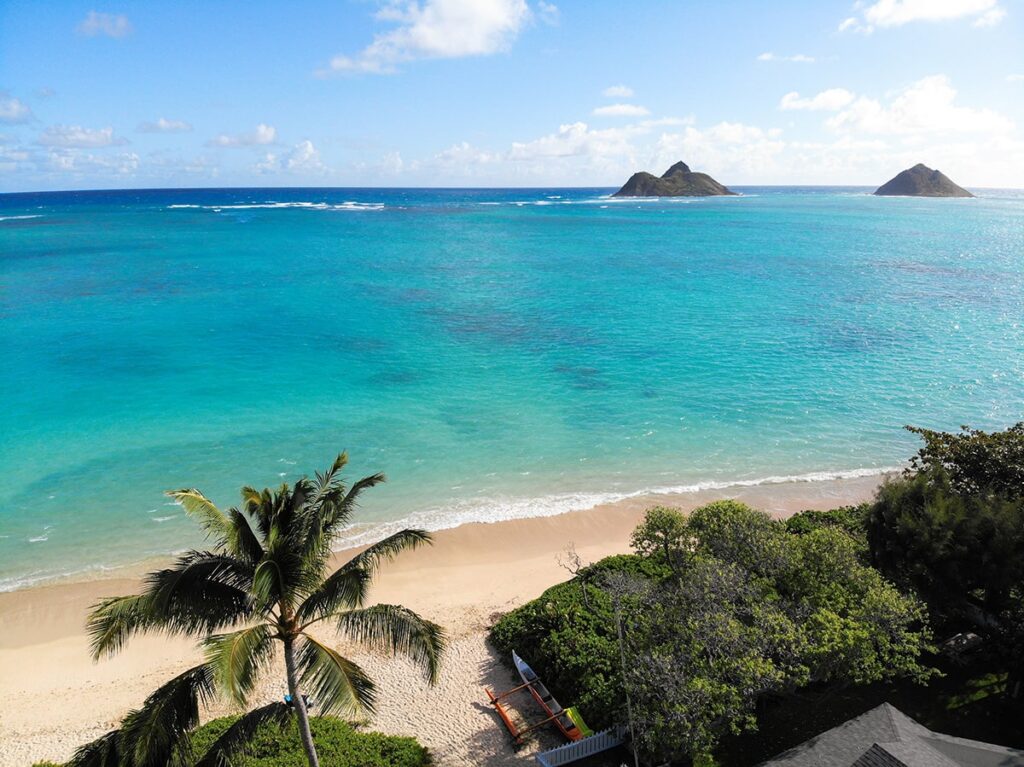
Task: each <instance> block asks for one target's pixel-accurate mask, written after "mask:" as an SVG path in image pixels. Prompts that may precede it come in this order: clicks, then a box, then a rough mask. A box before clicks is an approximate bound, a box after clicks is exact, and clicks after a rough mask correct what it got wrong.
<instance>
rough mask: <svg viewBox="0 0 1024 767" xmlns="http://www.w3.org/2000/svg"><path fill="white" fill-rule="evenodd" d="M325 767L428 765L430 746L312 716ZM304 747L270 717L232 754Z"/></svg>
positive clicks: (300, 763) (262, 766)
mask: <svg viewBox="0 0 1024 767" xmlns="http://www.w3.org/2000/svg"><path fill="white" fill-rule="evenodd" d="M237 721H238V717H237V716H225V717H221V718H220V719H214V720H212V721H210V722H207V723H206V724H204V725H203V726H202V727H200V728H198V729H197V730H196V731H195V732H193V733H192V737H191V743H192V753H193V754H195V755H198V756H200V757H201V756H202V755H203V754H205V753H206V752H207V751H208V750H209V748H210V746H211V745H213V743H214V742H215V741H216V740H217V738H219V737H220V736H221V735H223V734H224V732H225V731H226V730H227V729H228V728H229V727H230V726H231V725H233V724H234V723H235V722H237ZM310 726H311V729H312V731H313V737H314V738H316V747H317V752H318V753H319V755H320V764H321V767H429V765H431V764H433V762H432V760H431V758H430V752H429V751H427V749H426V748H424V747H423V746H421V745H420V744H419V743H418V742H417V741H416V739H415V738H402V737H397V736H394V735H383V734H381V733H379V732H361V731H360V730H358V729H356V728H355V727H353V726H352V725H351V724H349V723H348V722H345V721H342V720H341V719H336V718H335V717H330V716H319V717H313V718H312V719H311V720H310ZM307 764H308V762H307V761H306V753H305V751H303V749H302V743H301V742H300V741H299V733H298V729H297V728H296V727H295V723H294V722H291V723H289V724H287V725H285V726H284V727H279V726H278V725H276V724H273V723H268V724H265V725H263V726H262V727H260V728H259V729H258V730H257V731H256V734H255V736H254V737H253V738H252V740H251V742H250V743H249V746H248V748H247V750H246V753H245V754H243V755H239V756H236V757H235V758H234V759H232V760H231V767H306V765H307ZM32 767H61V765H59V764H57V763H55V762H36V763H35V764H34V765H32Z"/></svg>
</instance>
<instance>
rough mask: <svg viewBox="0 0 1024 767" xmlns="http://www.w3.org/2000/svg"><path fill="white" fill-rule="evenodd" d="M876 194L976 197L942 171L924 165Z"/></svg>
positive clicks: (902, 174) (897, 178)
mask: <svg viewBox="0 0 1024 767" xmlns="http://www.w3.org/2000/svg"><path fill="white" fill-rule="evenodd" d="M875 194H877V195H880V196H883V197H974V195H973V194H971V193H970V192H968V191H967V190H966V189H964V188H963V187H962V186H957V185H956V184H954V183H953V182H952V181H950V179H949V177H948V176H946V174H945V173H943V172H942V171H938V170H932V169H931V168H929V167H928V166H927V165H924V164H922V163H918V164H917V165H915V166H914V167H913V168H907V170H905V171H903V172H902V173H900V174H898V175H897V176H895V177H894V178H892V179H890V180H889V181H887V182H886V183H884V184H882V185H881V186H880V187H878V189H876V190H875Z"/></svg>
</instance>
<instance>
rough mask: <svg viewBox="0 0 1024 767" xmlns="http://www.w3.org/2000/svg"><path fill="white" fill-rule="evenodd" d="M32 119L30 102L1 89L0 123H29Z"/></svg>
mask: <svg viewBox="0 0 1024 767" xmlns="http://www.w3.org/2000/svg"><path fill="white" fill-rule="evenodd" d="M32 119H33V114H32V110H31V109H29V106H28V104H26V103H25V102H24V101H20V100H19V99H16V98H14V97H13V96H8V95H7V93H6V92H4V91H0V123H27V122H29V121H30V120H32Z"/></svg>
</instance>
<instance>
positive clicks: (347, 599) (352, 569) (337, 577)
mask: <svg viewBox="0 0 1024 767" xmlns="http://www.w3.org/2000/svg"><path fill="white" fill-rule="evenodd" d="M372 580H373V577H372V575H371V574H370V572H369V571H367V570H366V569H364V568H362V567H358V566H351V565H345V566H344V567H342V568H340V569H339V570H337V571H336V572H335V573H334V574H333V575H331V576H330V577H329V578H327V579H326V580H324V581H323V583H321V584H320V587H319V588H317V589H316V590H315V591H314V592H313V593H312V594H310V595H309V596H308V597H306V599H305V600H304V601H303V602H302V604H301V605H299V609H298V610H296V612H295V614H296V616H297V617H298V619H299V620H300V621H301V622H303V623H306V622H309V621H313V620H317V619H318V618H323V617H324V616H326V615H331V614H333V613H337V612H340V611H341V610H351V609H352V608H354V607H362V606H363V601H364V600H365V599H366V592H367V591H368V590H369V586H370V581H372Z"/></svg>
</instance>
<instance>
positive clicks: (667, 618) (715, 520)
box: [492, 501, 930, 760]
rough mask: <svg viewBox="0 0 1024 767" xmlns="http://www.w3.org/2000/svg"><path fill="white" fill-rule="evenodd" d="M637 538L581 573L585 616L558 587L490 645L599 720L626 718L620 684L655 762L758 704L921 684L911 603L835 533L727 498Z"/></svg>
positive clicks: (573, 591) (694, 744) (659, 520)
mask: <svg viewBox="0 0 1024 767" xmlns="http://www.w3.org/2000/svg"><path fill="white" fill-rule="evenodd" d="M680 522H681V523H682V524H681V525H680ZM665 531H669V533H670V535H666V534H665ZM634 541H636V542H637V544H638V545H637V547H638V549H639V550H640V551H643V552H645V554H643V555H638V556H633V557H614V558H611V559H610V560H605V561H602V562H599V563H597V564H596V565H593V566H592V567H591V568H590V569H589V570H590V572H589V573H588V582H587V588H589V589H590V591H589V592H588V599H587V603H588V604H589V605H591V609H587V607H586V605H585V604H584V602H583V600H582V599H581V598H580V597H579V589H578V588H574V587H573V584H572V583H567V584H561V585H560V586H556V587H554V588H552V589H549V590H548V591H547V592H545V594H544V595H543V596H542V598H541V599H539V600H535V601H534V602H531V603H529V604H527V605H524V606H523V607H521V608H519V609H518V610H515V611H513V612H512V613H509V614H508V615H506V616H504V617H503V618H502V620H501V621H499V623H498V624H497V625H496V626H495V629H494V631H493V633H492V638H493V639H494V640H495V643H496V644H497V645H498V646H499V648H501V649H503V650H504V649H517V648H518V649H519V651H520V653H522V654H524V655H525V656H526V657H528V658H529V660H530V661H531V663H534V664H535V667H536V668H537V669H538V670H539V671H541V672H542V674H543V675H544V678H545V682H546V683H548V682H550V683H551V684H550V686H551V687H552V689H553V690H554V691H555V692H556V694H559V695H562V697H563V699H564V700H565V701H567V702H573V703H575V704H578V705H579V706H580V708H581V709H582V710H583V712H584V714H585V715H586V716H587V717H588V719H589V718H595V719H597V720H598V722H599V726H603V725H605V724H610V723H612V722H615V721H618V722H623V721H624V720H625V717H626V706H625V702H626V691H627V690H628V692H629V698H630V701H631V702H632V705H633V712H634V720H635V721H634V724H635V725H636V730H637V733H638V734H637V739H638V743H639V745H640V746H641V747H642V748H643V749H644V751H645V753H646V754H647V755H648V756H650V757H652V758H658V759H662V760H664V759H679V758H691V759H700V758H703V757H704V756H706V755H707V753H708V752H710V751H711V749H712V748H713V747H714V744H715V743H716V742H717V740H718V738H719V737H720V736H721V735H722V734H724V733H726V732H740V731H743V730H746V729H750V728H752V727H754V726H755V725H756V717H755V712H756V706H757V703H758V701H759V699H760V698H762V697H763V696H765V695H781V694H787V693H790V692H793V691H795V690H796V689H797V688H799V687H801V686H804V685H806V684H808V683H810V682H827V683H832V684H840V685H844V684H859V683H866V682H873V681H879V680H883V679H890V678H892V677H895V676H904V675H907V676H911V677H914V678H916V679H919V680H920V679H924V678H926V677H927V676H928V674H929V671H928V670H927V669H925V668H924V667H922V666H921V664H920V655H921V653H922V651H923V650H924V649H926V648H927V647H928V646H929V642H930V634H929V632H928V629H927V626H926V625H925V622H924V618H925V615H924V610H923V607H922V605H921V604H920V603H919V602H918V601H917V600H916V599H914V598H912V597H907V596H905V595H903V594H901V593H900V592H899V591H898V590H897V589H896V588H895V587H894V586H893V585H892V584H891V583H889V582H888V581H886V580H885V579H884V578H883V577H882V576H881V575H880V574H879V573H878V572H877V571H875V570H873V569H872V568H871V567H869V566H868V565H867V564H866V563H865V562H864V560H863V556H862V554H863V548H862V546H861V544H859V543H858V542H857V541H856V540H855V538H854V537H853V536H851V535H849V534H847V533H846V532H845V531H844V530H842V529H840V528H838V527H833V526H829V525H823V526H821V527H816V528H814V529H811V530H809V531H804V532H801V533H800V534H790V533H788V532H787V528H786V525H785V524H784V523H782V522H778V521H776V520H773V519H772V518H771V517H769V516H768V515H767V514H764V513H763V512H758V511H754V510H753V509H750V508H749V507H747V506H745V505H744V504H742V503H737V502H735V501H723V502H718V503H713V504H708V505H707V506H704V507H702V508H700V509H697V510H695V511H694V512H692V513H691V514H690V515H689V516H688V517H682V516H675V515H674V514H671V513H670V510H659V511H657V512H656V513H653V514H651V515H648V516H647V517H646V518H645V521H644V523H642V524H641V526H640V528H639V529H638V531H637V534H636V535H635V536H634ZM666 542H668V551H669V554H668V555H667V556H668V558H669V559H675V564H676V567H675V569H670V567H669V566H668V564H667V563H666V561H665V560H666V554H665V551H666V548H665V543H666ZM674 547H677V548H674ZM673 551H676V552H681V554H680V555H677V554H673V553H672V552H673ZM617 618H621V621H622V626H623V629H624V638H625V639H624V643H625V649H626V656H627V657H626V662H625V664H622V663H621V660H620V658H619V655H618V647H617ZM623 665H624V667H623ZM591 707H594V708H593V709H592V708H591Z"/></svg>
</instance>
